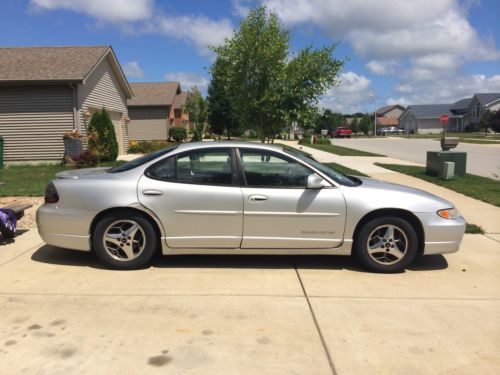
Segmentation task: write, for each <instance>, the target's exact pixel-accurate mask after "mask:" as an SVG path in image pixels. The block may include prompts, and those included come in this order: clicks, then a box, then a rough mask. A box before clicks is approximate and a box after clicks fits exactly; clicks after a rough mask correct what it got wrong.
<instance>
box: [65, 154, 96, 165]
mask: <svg viewBox="0 0 500 375" xmlns="http://www.w3.org/2000/svg"><path fill="white" fill-rule="evenodd" d="M66 162H67V164H69V165H70V166H71V167H73V168H77V169H79V168H91V167H96V166H98V165H99V155H98V154H97V153H96V152H94V151H92V150H85V151H83V152H82V153H81V154H80V155H76V156H69V157H67V158H66Z"/></svg>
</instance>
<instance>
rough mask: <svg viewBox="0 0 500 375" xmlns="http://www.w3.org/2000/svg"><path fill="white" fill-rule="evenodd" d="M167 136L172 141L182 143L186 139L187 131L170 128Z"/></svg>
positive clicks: (176, 127)
mask: <svg viewBox="0 0 500 375" xmlns="http://www.w3.org/2000/svg"><path fill="white" fill-rule="evenodd" d="M168 135H169V137H170V138H173V139H174V141H176V142H180V143H182V141H183V140H185V139H186V138H187V131H186V129H185V128H181V127H180V126H174V127H173V128H170V130H169V133H168Z"/></svg>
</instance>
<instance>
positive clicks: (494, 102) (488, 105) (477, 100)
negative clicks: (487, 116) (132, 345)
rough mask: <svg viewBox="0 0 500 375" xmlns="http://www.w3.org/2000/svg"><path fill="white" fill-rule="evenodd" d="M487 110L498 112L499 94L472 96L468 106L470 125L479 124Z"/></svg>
mask: <svg viewBox="0 0 500 375" xmlns="http://www.w3.org/2000/svg"><path fill="white" fill-rule="evenodd" d="M487 110H488V111H498V110H500V93H487V94H474V96H473V97H472V99H471V101H470V105H469V113H470V123H471V124H479V121H480V120H481V116H482V115H483V114H484V112H485V111H487Z"/></svg>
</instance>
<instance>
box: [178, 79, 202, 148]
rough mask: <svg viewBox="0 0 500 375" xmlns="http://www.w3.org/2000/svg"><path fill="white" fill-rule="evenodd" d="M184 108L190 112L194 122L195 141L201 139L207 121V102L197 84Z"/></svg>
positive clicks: (190, 118) (190, 117)
mask: <svg viewBox="0 0 500 375" xmlns="http://www.w3.org/2000/svg"><path fill="white" fill-rule="evenodd" d="M183 110H184V111H185V112H186V113H187V114H189V120H190V121H192V122H193V123H194V131H193V132H194V135H193V141H195V142H197V141H201V138H202V134H203V133H204V131H205V124H206V122H207V102H206V100H205V99H204V98H203V96H202V95H201V92H200V90H198V88H197V87H196V86H193V88H191V91H190V92H189V95H188V100H187V102H186V104H185V105H184V108H183Z"/></svg>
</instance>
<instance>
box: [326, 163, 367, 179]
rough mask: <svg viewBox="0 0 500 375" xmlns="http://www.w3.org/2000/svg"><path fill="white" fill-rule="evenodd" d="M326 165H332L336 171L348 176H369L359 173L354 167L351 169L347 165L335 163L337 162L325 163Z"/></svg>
mask: <svg viewBox="0 0 500 375" xmlns="http://www.w3.org/2000/svg"><path fill="white" fill-rule="evenodd" d="M325 164H326V165H328V166H330V167H332V168H333V169H335V170H336V171H338V172H340V173H342V174H345V175H348V176H364V177H369V176H368V175H366V174H364V173H361V172H360V171H357V170H356V169H351V168H349V167H345V166H343V165H340V164H337V163H325Z"/></svg>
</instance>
